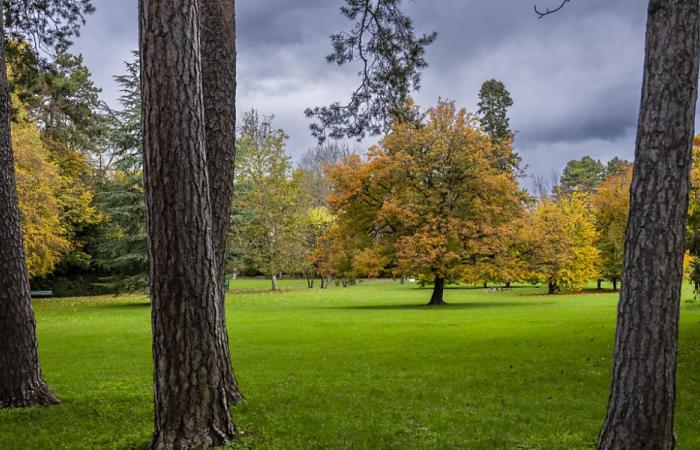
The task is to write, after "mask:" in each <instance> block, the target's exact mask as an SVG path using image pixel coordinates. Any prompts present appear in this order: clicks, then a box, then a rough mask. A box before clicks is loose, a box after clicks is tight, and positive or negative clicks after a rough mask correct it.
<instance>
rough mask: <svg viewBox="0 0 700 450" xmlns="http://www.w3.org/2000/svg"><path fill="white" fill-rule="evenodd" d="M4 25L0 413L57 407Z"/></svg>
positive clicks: (0, 48) (0, 67)
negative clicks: (25, 221) (13, 122)
mask: <svg viewBox="0 0 700 450" xmlns="http://www.w3.org/2000/svg"><path fill="white" fill-rule="evenodd" d="M1 11H2V8H1V7H0V12H1ZM2 25H3V24H2V21H0V409H1V408H16V407H23V406H46V405H52V404H55V403H58V399H56V397H55V396H54V395H53V393H52V392H51V390H50V389H49V387H48V386H47V385H46V382H45V381H44V379H43V378H42V376H41V369H40V367H39V351H38V344H37V340H36V322H35V319H34V311H33V310H32V299H31V295H30V288H29V278H28V276H27V266H26V261H25V259H24V246H23V243H22V226H21V222H20V213H19V203H18V198H17V186H16V183H15V166H14V157H13V154H12V141H11V139H10V98H9V95H8V86H7V66H6V60H5V32H4V30H3V28H2Z"/></svg>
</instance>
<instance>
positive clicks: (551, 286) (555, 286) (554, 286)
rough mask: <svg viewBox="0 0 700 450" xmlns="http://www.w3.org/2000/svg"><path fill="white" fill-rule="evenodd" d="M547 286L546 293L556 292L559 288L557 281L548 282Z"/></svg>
mask: <svg viewBox="0 0 700 450" xmlns="http://www.w3.org/2000/svg"><path fill="white" fill-rule="evenodd" d="M548 288H549V289H548V290H547V293H548V294H557V293H558V292H559V291H560V290H561V289H560V288H559V285H558V284H557V283H549V285H548Z"/></svg>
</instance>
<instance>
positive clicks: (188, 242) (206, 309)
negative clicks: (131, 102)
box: [140, 0, 235, 449]
mask: <svg viewBox="0 0 700 450" xmlns="http://www.w3.org/2000/svg"><path fill="white" fill-rule="evenodd" d="M197 3H198V2H197V0H141V1H140V49H141V68H142V73H141V86H142V96H143V98H142V103H143V118H142V121H143V135H144V137H143V139H144V180H145V190H146V206H147V207H146V210H147V213H148V216H147V217H148V235H149V257H150V284H151V302H152V322H153V357H154V365H155V371H154V391H155V434H154V437H153V442H152V448H154V449H171V448H208V447H214V446H220V445H223V444H225V443H227V442H228V441H230V440H231V439H232V438H233V436H234V434H235V428H234V425H233V423H232V422H231V419H230V416H229V410H228V402H227V396H226V386H225V381H226V380H225V379H224V377H223V374H222V371H221V368H222V362H221V357H220V354H221V352H220V342H219V339H218V329H219V320H220V314H221V311H219V308H220V303H221V297H220V296H221V293H220V289H219V277H218V271H217V270H218V268H217V262H216V252H215V250H214V245H213V236H212V230H213V223H212V211H211V203H210V195H209V180H208V176H207V159H206V148H205V125H204V105H203V95H202V75H201V53H200V41H199V23H198V22H199V11H198V4H197Z"/></svg>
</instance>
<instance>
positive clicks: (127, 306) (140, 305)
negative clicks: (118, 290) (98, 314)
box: [98, 301, 151, 309]
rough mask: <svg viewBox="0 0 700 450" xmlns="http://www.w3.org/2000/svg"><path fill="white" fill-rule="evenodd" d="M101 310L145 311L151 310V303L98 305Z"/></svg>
mask: <svg viewBox="0 0 700 450" xmlns="http://www.w3.org/2000/svg"><path fill="white" fill-rule="evenodd" d="M98 307H100V308H125V309H144V308H150V307H151V302H149V301H142V302H128V303H107V304H105V305H98Z"/></svg>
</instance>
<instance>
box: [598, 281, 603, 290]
mask: <svg viewBox="0 0 700 450" xmlns="http://www.w3.org/2000/svg"><path fill="white" fill-rule="evenodd" d="M597 289H598V290H601V289H603V280H598V288H597Z"/></svg>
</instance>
